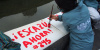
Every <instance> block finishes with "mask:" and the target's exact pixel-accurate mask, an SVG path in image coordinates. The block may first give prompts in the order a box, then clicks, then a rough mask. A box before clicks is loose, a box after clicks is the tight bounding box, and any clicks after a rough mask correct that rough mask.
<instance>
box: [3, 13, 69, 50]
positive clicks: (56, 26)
mask: <svg viewBox="0 0 100 50" xmlns="http://www.w3.org/2000/svg"><path fill="white" fill-rule="evenodd" d="M61 14H62V13H58V15H61ZM48 21H49V20H48V19H47V18H45V19H42V20H39V21H37V22H33V23H30V24H27V25H25V26H22V27H19V28H15V29H13V30H10V31H7V32H4V34H6V35H8V36H9V37H10V38H11V39H13V38H14V35H16V36H17V37H18V39H16V40H15V41H14V42H18V43H20V44H21V50H43V49H45V48H46V47H48V46H50V45H51V44H53V43H54V42H56V41H57V40H59V39H60V38H62V37H63V36H65V35H66V34H68V32H66V31H65V29H64V27H63V25H62V22H59V21H54V20H53V21H51V24H52V25H51V27H50V28H49V29H50V30H52V32H53V33H52V32H50V33H49V34H48V35H47V36H45V37H42V38H41V40H38V41H37V42H34V43H32V42H31V41H30V40H29V38H32V37H35V36H36V35H39V33H40V32H43V31H47V29H48V27H44V29H41V30H38V31H37V32H35V33H33V34H32V33H31V34H30V35H29V36H26V35H27V33H25V32H21V33H22V34H23V35H24V36H25V37H24V38H21V37H20V36H19V35H18V33H17V32H18V31H21V30H23V29H26V31H27V30H28V28H29V27H30V29H31V31H33V32H34V30H33V29H32V26H35V27H37V28H39V26H37V24H40V23H41V22H46V23H48ZM42 26H43V25H42ZM12 33H14V35H12ZM45 38H47V39H49V40H51V43H50V44H47V45H45V44H43V45H44V47H42V48H41V47H40V45H39V44H37V43H38V42H41V41H42V40H44V39H45ZM14 39H15V38H14ZM23 41H28V42H31V43H32V45H28V48H25V46H24V45H23V43H22V42H23ZM33 45H38V46H39V47H38V48H37V49H34V48H33Z"/></svg>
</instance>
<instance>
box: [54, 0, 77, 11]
mask: <svg viewBox="0 0 100 50" xmlns="http://www.w3.org/2000/svg"><path fill="white" fill-rule="evenodd" d="M55 2H56V3H57V5H58V7H59V8H61V9H63V12H68V11H70V10H72V9H74V8H76V7H77V1H76V0H55Z"/></svg>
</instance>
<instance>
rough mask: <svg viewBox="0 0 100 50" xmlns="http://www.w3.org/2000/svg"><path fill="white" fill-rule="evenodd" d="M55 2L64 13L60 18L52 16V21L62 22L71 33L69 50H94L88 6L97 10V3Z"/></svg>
mask: <svg viewBox="0 0 100 50" xmlns="http://www.w3.org/2000/svg"><path fill="white" fill-rule="evenodd" d="M90 1H91V2H90ZM55 2H56V3H57V5H58V6H59V8H60V10H62V11H63V12H64V13H63V15H59V16H58V17H57V16H55V15H52V18H51V19H54V20H58V21H62V22H63V25H64V27H65V29H66V30H67V31H68V32H69V33H70V44H69V50H92V47H93V42H94V32H93V30H92V27H91V19H90V14H89V11H88V8H87V6H88V7H93V8H95V9H97V6H98V4H97V1H96V0H78V1H75V0H55ZM83 2H84V3H83ZM92 4H94V5H92Z"/></svg>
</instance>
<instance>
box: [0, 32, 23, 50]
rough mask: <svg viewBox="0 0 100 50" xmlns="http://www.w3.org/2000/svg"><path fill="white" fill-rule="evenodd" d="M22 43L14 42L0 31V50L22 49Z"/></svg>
mask: <svg viewBox="0 0 100 50" xmlns="http://www.w3.org/2000/svg"><path fill="white" fill-rule="evenodd" d="M20 46H21V45H20V44H19V43H16V42H13V41H12V40H11V39H10V38H9V37H8V36H6V35H5V34H3V33H2V32H0V50H20Z"/></svg>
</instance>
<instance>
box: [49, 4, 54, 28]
mask: <svg viewBox="0 0 100 50" xmlns="http://www.w3.org/2000/svg"><path fill="white" fill-rule="evenodd" d="M53 6H54V4H53V5H52V9H51V14H50V17H49V23H48V28H50V26H51V24H50V21H51V17H52V12H53Z"/></svg>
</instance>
